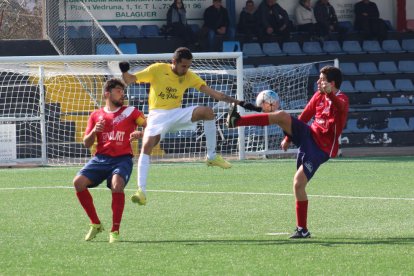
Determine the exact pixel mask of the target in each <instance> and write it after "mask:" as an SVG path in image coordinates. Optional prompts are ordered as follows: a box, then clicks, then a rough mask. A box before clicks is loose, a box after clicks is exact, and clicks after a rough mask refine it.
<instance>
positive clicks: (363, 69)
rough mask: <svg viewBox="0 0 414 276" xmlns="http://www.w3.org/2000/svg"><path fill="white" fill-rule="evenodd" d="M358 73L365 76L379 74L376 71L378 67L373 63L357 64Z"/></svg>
mask: <svg viewBox="0 0 414 276" xmlns="http://www.w3.org/2000/svg"><path fill="white" fill-rule="evenodd" d="M358 71H359V72H360V73H361V74H365V75H376V74H380V71H378V67H377V65H376V64H375V62H371V61H367V62H360V63H358Z"/></svg>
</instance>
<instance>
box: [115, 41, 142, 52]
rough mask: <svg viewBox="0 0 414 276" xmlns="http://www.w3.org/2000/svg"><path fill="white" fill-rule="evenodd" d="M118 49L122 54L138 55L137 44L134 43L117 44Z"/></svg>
mask: <svg viewBox="0 0 414 276" xmlns="http://www.w3.org/2000/svg"><path fill="white" fill-rule="evenodd" d="M118 47H119V49H120V50H121V51H122V53H123V54H138V48H137V44H135V43H125V42H124V43H119V45H118Z"/></svg>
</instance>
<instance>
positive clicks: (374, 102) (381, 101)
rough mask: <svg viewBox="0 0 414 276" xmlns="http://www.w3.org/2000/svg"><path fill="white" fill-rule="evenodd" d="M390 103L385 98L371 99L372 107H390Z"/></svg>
mask: <svg viewBox="0 0 414 276" xmlns="http://www.w3.org/2000/svg"><path fill="white" fill-rule="evenodd" d="M389 104H390V102H389V101H388V99H387V98H384V97H375V98H372V99H371V105H389Z"/></svg>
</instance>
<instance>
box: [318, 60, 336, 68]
mask: <svg viewBox="0 0 414 276" xmlns="http://www.w3.org/2000/svg"><path fill="white" fill-rule="evenodd" d="M328 65H329V66H334V62H333V61H323V62H319V66H318V68H319V70H321V69H322V68H323V67H325V66H328Z"/></svg>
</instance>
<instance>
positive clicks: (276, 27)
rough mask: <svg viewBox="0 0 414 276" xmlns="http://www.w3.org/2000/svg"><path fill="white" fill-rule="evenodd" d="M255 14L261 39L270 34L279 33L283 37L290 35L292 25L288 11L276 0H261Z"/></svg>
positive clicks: (286, 37)
mask: <svg viewBox="0 0 414 276" xmlns="http://www.w3.org/2000/svg"><path fill="white" fill-rule="evenodd" d="M256 16H257V18H258V21H259V32H260V35H261V37H262V39H264V38H265V37H268V36H270V35H280V36H282V37H283V39H288V38H289V37H290V32H291V29H292V25H291V23H290V21H289V16H288V13H287V12H286V10H284V9H283V8H282V7H281V6H280V5H279V4H277V3H276V0H263V2H262V3H260V5H259V7H258V8H257V11H256Z"/></svg>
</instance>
